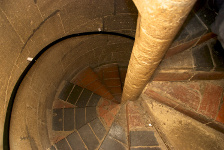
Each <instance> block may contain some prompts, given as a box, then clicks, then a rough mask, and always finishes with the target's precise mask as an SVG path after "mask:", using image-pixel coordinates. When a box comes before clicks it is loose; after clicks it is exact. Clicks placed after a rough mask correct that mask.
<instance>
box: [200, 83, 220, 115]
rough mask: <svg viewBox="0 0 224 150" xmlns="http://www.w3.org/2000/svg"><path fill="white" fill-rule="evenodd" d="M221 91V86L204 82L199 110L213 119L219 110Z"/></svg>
mask: <svg viewBox="0 0 224 150" xmlns="http://www.w3.org/2000/svg"><path fill="white" fill-rule="evenodd" d="M222 92H223V88H222V87H220V86H217V85H214V84H206V86H205V90H204V94H203V98H202V101H201V104H200V107H199V112H201V113H202V114H204V115H206V116H208V117H210V118H213V119H215V117H216V115H217V113H218V110H219V105H220V101H221V98H222Z"/></svg>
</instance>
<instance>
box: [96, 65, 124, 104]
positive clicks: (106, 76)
mask: <svg viewBox="0 0 224 150" xmlns="http://www.w3.org/2000/svg"><path fill="white" fill-rule="evenodd" d="M95 71H96V73H97V74H98V76H99V77H100V79H101V81H103V83H104V84H105V85H106V87H107V88H108V90H109V91H110V93H111V94H112V95H113V96H114V97H115V99H116V100H117V101H119V102H120V101H121V93H122V85H121V79H120V73H119V68H118V65H117V64H109V65H104V66H101V67H99V68H97V69H95Z"/></svg>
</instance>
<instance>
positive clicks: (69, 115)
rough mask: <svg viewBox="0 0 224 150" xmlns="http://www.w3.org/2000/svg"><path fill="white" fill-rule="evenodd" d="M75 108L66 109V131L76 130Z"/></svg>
mask: <svg viewBox="0 0 224 150" xmlns="http://www.w3.org/2000/svg"><path fill="white" fill-rule="evenodd" d="M74 119H75V117H74V108H66V109H64V131H72V130H74V122H75V121H74Z"/></svg>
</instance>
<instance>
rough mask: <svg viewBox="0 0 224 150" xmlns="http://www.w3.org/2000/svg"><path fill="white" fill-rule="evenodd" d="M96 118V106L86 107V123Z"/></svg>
mask: <svg viewBox="0 0 224 150" xmlns="http://www.w3.org/2000/svg"><path fill="white" fill-rule="evenodd" d="M96 118H97V114H96V107H86V123H89V122H90V121H92V120H94V119H96Z"/></svg>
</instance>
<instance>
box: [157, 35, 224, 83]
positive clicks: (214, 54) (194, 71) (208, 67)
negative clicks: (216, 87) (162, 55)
mask: <svg viewBox="0 0 224 150" xmlns="http://www.w3.org/2000/svg"><path fill="white" fill-rule="evenodd" d="M215 43H217V44H215ZM217 47H218V48H217ZM220 79H224V50H223V48H222V47H221V45H219V42H217V40H215V39H211V40H209V41H207V42H206V43H203V44H201V45H198V46H196V47H194V48H190V49H188V50H186V51H183V52H181V53H179V54H177V55H175V56H172V57H169V58H167V59H164V60H163V61H162V62H161V64H160V66H159V67H158V69H157V71H156V73H155V75H154V77H153V80H154V81H187V80H190V81H194V80H220Z"/></svg>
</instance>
